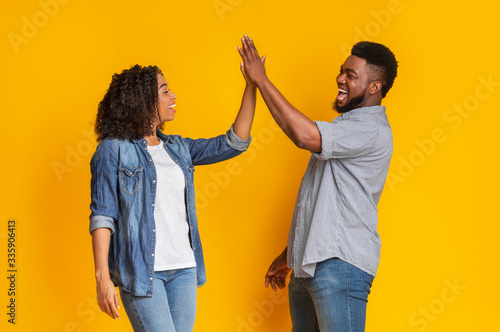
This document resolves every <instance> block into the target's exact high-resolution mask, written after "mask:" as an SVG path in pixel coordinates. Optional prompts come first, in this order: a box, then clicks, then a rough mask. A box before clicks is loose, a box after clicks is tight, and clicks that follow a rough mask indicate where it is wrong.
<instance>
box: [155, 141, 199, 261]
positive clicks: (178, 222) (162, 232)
mask: <svg viewBox="0 0 500 332" xmlns="http://www.w3.org/2000/svg"><path fill="white" fill-rule="evenodd" d="M148 152H149V154H150V155H151V157H152V158H153V162H154V164H155V167H156V184H157V186H156V199H155V211H154V216H155V224H156V227H155V229H156V245H155V271H164V270H173V269H182V268H188V267H194V266H196V261H195V259H194V253H193V249H192V248H191V244H190V241H189V225H188V222H187V213H186V198H185V190H186V184H185V179H184V174H183V173H182V170H181V168H180V167H179V166H178V165H177V164H176V163H175V162H174V161H173V160H172V158H171V157H170V155H169V154H168V152H167V150H166V149H165V147H164V145H163V143H160V144H158V145H154V146H150V145H148Z"/></svg>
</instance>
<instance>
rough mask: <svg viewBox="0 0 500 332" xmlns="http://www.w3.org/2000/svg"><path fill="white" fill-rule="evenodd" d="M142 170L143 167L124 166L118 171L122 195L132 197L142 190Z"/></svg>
mask: <svg viewBox="0 0 500 332" xmlns="http://www.w3.org/2000/svg"><path fill="white" fill-rule="evenodd" d="M143 169H144V167H130V166H124V167H122V168H120V169H119V170H118V171H119V174H118V178H119V180H120V190H121V191H122V192H123V193H125V194H128V195H133V194H135V193H136V192H137V191H139V190H141V189H142V177H143Z"/></svg>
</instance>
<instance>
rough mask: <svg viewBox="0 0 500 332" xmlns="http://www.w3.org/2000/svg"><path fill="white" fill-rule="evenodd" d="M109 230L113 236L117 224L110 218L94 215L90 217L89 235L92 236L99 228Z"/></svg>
mask: <svg viewBox="0 0 500 332" xmlns="http://www.w3.org/2000/svg"><path fill="white" fill-rule="evenodd" d="M104 227H105V228H109V229H110V230H111V234H113V233H114V232H115V222H114V220H113V218H111V217H108V216H101V215H94V216H91V217H90V226H89V233H90V234H92V232H93V231H95V230H96V229H98V228H104Z"/></svg>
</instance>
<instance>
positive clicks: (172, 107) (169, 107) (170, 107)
mask: <svg viewBox="0 0 500 332" xmlns="http://www.w3.org/2000/svg"><path fill="white" fill-rule="evenodd" d="M175 106H177V105H175V104H172V105H170V106H168V107H167V108H168V109H170V110H173V109H174V107H175Z"/></svg>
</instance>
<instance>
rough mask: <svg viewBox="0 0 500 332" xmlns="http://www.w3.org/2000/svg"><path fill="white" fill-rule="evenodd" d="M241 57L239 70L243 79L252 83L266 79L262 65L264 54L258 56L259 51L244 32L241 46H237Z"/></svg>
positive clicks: (258, 82) (256, 83) (264, 58)
mask: <svg viewBox="0 0 500 332" xmlns="http://www.w3.org/2000/svg"><path fill="white" fill-rule="evenodd" d="M238 52H239V53H240V56H241V59H242V60H243V62H241V71H242V72H243V76H244V77H245V80H246V81H247V82H248V83H249V84H252V85H257V86H258V85H259V84H261V83H262V82H263V81H265V80H266V79H267V76H266V68H265V66H264V64H265V60H266V56H265V55H264V56H262V57H260V56H259V52H257V49H256V48H255V45H254V44H253V40H252V39H251V38H250V37H248V36H247V35H246V34H245V35H244V36H243V38H241V47H240V46H238Z"/></svg>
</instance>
